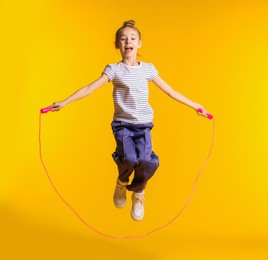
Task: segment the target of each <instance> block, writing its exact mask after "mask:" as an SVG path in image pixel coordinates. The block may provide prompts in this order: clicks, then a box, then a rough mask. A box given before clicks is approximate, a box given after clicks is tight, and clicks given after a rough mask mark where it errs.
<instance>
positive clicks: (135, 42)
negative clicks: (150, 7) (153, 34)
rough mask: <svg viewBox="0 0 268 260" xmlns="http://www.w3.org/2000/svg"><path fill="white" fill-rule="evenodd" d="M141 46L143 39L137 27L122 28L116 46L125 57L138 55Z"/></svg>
mask: <svg viewBox="0 0 268 260" xmlns="http://www.w3.org/2000/svg"><path fill="white" fill-rule="evenodd" d="M140 47H141V40H140V37H139V34H138V32H137V31H136V30H135V29H132V28H130V27H126V28H124V29H122V31H121V33H120V37H119V40H118V41H117V42H116V48H117V49H119V50H120V52H121V55H122V57H123V58H130V57H133V56H136V55H137V53H138V49H139V48H140Z"/></svg>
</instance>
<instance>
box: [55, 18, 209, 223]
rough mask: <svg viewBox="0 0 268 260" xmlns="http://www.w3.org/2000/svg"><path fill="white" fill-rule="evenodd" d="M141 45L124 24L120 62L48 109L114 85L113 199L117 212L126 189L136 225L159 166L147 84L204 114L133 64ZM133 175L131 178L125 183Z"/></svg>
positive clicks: (150, 69) (150, 70) (148, 69)
mask: <svg viewBox="0 0 268 260" xmlns="http://www.w3.org/2000/svg"><path fill="white" fill-rule="evenodd" d="M141 45H142V43H141V33H140V31H139V30H138V29H137V28H136V27H135V22H134V21H133V20H130V21H126V22H124V24H123V26H122V27H120V28H119V29H118V30H117V32H116V37H115V47H116V49H119V51H120V53H121V56H122V60H121V61H120V62H118V63H116V64H109V65H107V66H106V67H105V69H104V71H103V73H102V75H101V77H100V78H98V79H97V80H96V81H94V82H92V83H91V84H89V85H87V86H85V87H83V88H81V89H79V90H77V91H76V92H75V93H74V94H72V95H71V96H69V97H68V98H67V99H65V100H63V101H60V102H55V103H53V104H52V105H51V106H50V107H51V108H52V110H53V111H58V110H60V109H62V108H63V107H65V106H66V105H67V104H69V103H71V102H73V101H76V100H78V99H81V98H84V97H86V96H88V95H90V94H91V93H92V92H93V91H95V90H96V89H98V88H100V87H101V86H103V85H104V84H105V83H107V82H112V83H113V86H114V90H113V101H114V116H113V122H112V130H113V133H114V137H115V141H116V150H115V152H114V153H113V154H112V156H113V159H114V161H115V163H116V164H117V167H118V178H117V181H116V186H115V191H114V195H113V201H114V205H115V206H116V207H117V208H123V207H124V206H125V205H126V191H127V190H128V191H132V192H133V193H132V209H131V216H132V218H133V219H134V220H136V221H140V220H142V219H143V217H144V190H145V187H146V184H147V182H148V180H149V179H150V178H151V177H152V176H153V175H154V173H155V171H156V170H157V168H158V166H159V158H158V156H157V155H156V154H155V153H154V152H153V151H152V141H151V134H150V130H151V129H152V128H153V123H152V121H153V109H152V107H151V106H150V104H149V103H148V81H152V82H153V83H154V84H155V85H156V86H157V87H159V88H160V89H161V90H163V91H164V92H165V93H166V94H167V95H169V96H170V97H171V98H173V99H175V100H177V101H178V102H180V103H182V104H185V105H187V106H189V107H191V108H193V109H194V110H195V111H196V112H197V113H198V114H199V115H202V116H204V117H207V116H208V112H207V110H206V109H205V108H204V107H203V106H201V105H200V104H198V103H195V102H193V101H191V100H190V99H188V98H186V97H185V96H183V95H182V94H180V93H179V92H177V91H175V90H174V89H172V88H171V87H170V86H169V85H168V84H167V83H166V82H165V81H164V80H163V79H162V78H161V77H160V76H159V74H158V71H157V70H156V68H155V67H154V65H153V64H151V63H145V62H141V61H138V60H137V53H138V49H139V48H141ZM198 109H201V110H198ZM132 173H134V176H133V179H132V182H131V183H129V180H130V176H131V175H132Z"/></svg>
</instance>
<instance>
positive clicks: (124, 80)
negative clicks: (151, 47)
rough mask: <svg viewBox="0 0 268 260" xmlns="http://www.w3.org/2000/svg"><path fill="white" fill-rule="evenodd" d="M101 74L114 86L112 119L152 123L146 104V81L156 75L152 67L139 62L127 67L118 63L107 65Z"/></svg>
mask: <svg viewBox="0 0 268 260" xmlns="http://www.w3.org/2000/svg"><path fill="white" fill-rule="evenodd" d="M103 73H104V74H106V75H107V77H108V79H109V81H110V82H113V85H114V90H113V100H114V118H113V119H114V120H115V121H124V122H127V123H131V124H144V123H150V122H152V120H153V115H154V114H153V109H152V107H151V106H150V104H149V103H148V98H149V90H148V81H149V80H150V81H151V80H154V79H155V78H156V76H157V75H158V71H157V70H156V68H155V67H154V65H153V64H151V63H145V62H140V63H139V65H138V66H129V65H127V64H125V63H123V62H119V63H117V64H109V65H107V66H106V67H105V69H104V71H103Z"/></svg>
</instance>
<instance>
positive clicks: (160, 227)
mask: <svg viewBox="0 0 268 260" xmlns="http://www.w3.org/2000/svg"><path fill="white" fill-rule="evenodd" d="M52 110H53V107H46V108H42V109H41V110H40V114H39V155H40V160H41V163H42V165H43V168H44V170H45V173H46V175H47V177H48V180H49V182H50V184H51V185H52V187H53V189H54V191H55V192H56V193H57V195H58V196H59V198H60V199H61V200H62V202H63V203H64V204H65V205H66V206H67V207H68V208H69V209H70V210H71V211H72V212H73V213H74V214H75V215H76V216H77V217H78V219H79V220H80V221H81V222H82V223H83V224H85V225H86V226H87V227H88V228H90V229H91V230H92V231H93V232H95V233H97V234H98V235H101V236H103V237H106V238H111V239H133V238H144V237H147V236H149V235H151V234H152V233H154V232H156V231H159V230H161V229H163V228H166V227H168V226H169V225H171V224H172V223H173V222H174V221H175V220H176V219H177V218H178V217H179V216H180V215H181V213H182V212H183V211H184V209H185V208H186V206H187V205H188V204H189V202H190V201H191V200H192V197H193V195H194V192H195V188H196V185H197V182H198V179H199V177H200V175H201V173H202V172H203V171H204V168H205V167H206V165H207V163H208V161H209V158H210V155H211V152H212V149H213V146H214V133H215V120H214V119H213V116H212V115H211V114H208V115H207V118H208V119H211V120H212V122H213V124H212V140H211V146H210V149H209V152H208V155H207V157H206V159H205V161H204V163H203V165H202V167H201V169H200V170H199V172H198V174H197V176H196V178H195V181H194V184H193V187H192V191H191V193H190V195H189V197H188V198H187V200H186V202H185V203H184V205H183V207H182V208H181V209H180V211H179V212H178V213H177V214H176V215H175V217H173V218H172V219H171V220H169V221H168V222H167V223H166V224H164V225H161V226H159V227H156V228H154V229H152V230H151V231H149V232H147V233H144V234H141V235H130V236H114V235H110V234H106V233H104V232H101V231H99V230H98V229H96V228H95V227H93V226H92V225H91V224H90V223H88V222H87V221H86V220H85V219H84V218H83V217H81V215H80V214H79V213H78V212H77V211H76V210H75V209H74V207H73V206H71V205H70V203H69V202H68V201H66V200H65V199H64V197H63V196H62V195H61V194H60V192H59V191H58V189H57V187H56V186H55V184H54V182H53V181H52V179H51V177H50V174H49V172H48V170H47V167H46V165H45V163H44V160H43V155H42V139H41V130H42V114H44V113H47V112H50V111H52ZM197 111H198V112H199V113H202V112H203V111H202V109H201V108H198V109H197Z"/></svg>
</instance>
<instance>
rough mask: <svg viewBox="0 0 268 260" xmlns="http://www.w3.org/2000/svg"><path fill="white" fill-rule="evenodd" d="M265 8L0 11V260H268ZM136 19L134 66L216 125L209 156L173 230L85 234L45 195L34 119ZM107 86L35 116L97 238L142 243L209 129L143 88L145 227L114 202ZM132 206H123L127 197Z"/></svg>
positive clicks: (100, 63) (184, 183)
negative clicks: (147, 176)
mask: <svg viewBox="0 0 268 260" xmlns="http://www.w3.org/2000/svg"><path fill="white" fill-rule="evenodd" d="M267 13H268V4H267V1H260V0H256V1H255V0H254V1H253V0H251V1H246V0H245V1H242V0H240V1H239V0H226V1H223V0H221V1H217V0H216V1H210V0H203V1H197V0H192V1H187V0H166V1H150V0H148V1H141V0H137V1H108V0H98V1H82V0H76V1H71V0H64V1H63V0H56V1H52V0H51V1H49V0H47V1H42V0H39V1H31V0H25V1H7V0H2V1H1V2H0V22H1V25H0V26H1V103H0V104H1V137H2V138H1V148H2V149H1V150H2V152H1V182H0V228H1V244H0V245H1V246H0V247H1V259H148V260H149V259H156V260H160V259H161V260H162V259H168V260H170V259H172V260H173V259H183V260H187V259H243V260H246V259H252V260H257V259H258V260H259V259H268V249H267V248H268V247H267V245H268V236H267V235H268V221H267V219H268V209H267V195H268V189H267V184H268V177H267V168H268V167H267V158H266V157H267V152H268V151H267V145H268V138H267V132H268V127H267V104H266V102H267V84H268V79H267V70H268V51H267V46H268V16H267ZM128 19H134V20H135V21H136V22H137V27H138V28H139V29H140V30H141V32H142V41H143V47H142V49H141V50H140V55H141V58H140V59H141V60H143V61H147V62H152V63H154V65H155V66H156V67H157V69H158V70H159V72H160V75H161V76H162V77H163V78H164V79H165V80H166V81H167V82H168V83H170V85H171V86H173V87H174V88H175V89H176V90H178V91H180V92H181V93H183V94H185V95H186V96H188V97H189V98H191V99H192V100H194V101H197V102H199V103H201V104H202V105H204V106H205V107H206V108H207V109H208V110H209V111H210V112H211V113H212V114H213V115H214V117H215V123H216V134H215V147H214V150H213V153H212V156H211V159H210V161H209V163H208V165H207V167H206V168H205V171H204V172H203V174H202V175H201V178H200V180H199V182H198V186H197V189H196V192H195V195H194V197H193V200H192V201H191V203H190V204H189V205H188V207H187V208H186V210H185V211H184V212H183V214H182V215H181V216H180V217H179V218H178V219H177V221H176V222H175V223H174V224H173V225H172V226H169V227H168V228H166V229H164V230H161V231H159V232H157V233H154V234H152V235H151V236H149V237H147V238H144V239H136V240H135V239H134V240H111V239H107V238H103V237H101V236H98V235H96V234H95V233H93V232H92V231H91V230H90V229H88V228H87V227H86V226H84V225H83V224H82V223H81V222H80V221H79V220H78V219H77V218H76V216H75V215H74V214H73V213H72V212H71V211H70V210H69V209H68V208H67V207H66V206H65V205H64V204H63V203H62V202H61V201H60V200H59V198H58V197H57V195H56V193H55V192H54V191H53V189H52V187H51V185H50V184H49V182H48V179H47V177H46V175H45V173H44V170H43V168H42V166H41V163H40V161H39V155H38V116H39V109H40V108H41V107H45V106H47V105H50V104H51V103H52V102H54V101H59V100H61V99H64V98H66V97H67V96H69V95H70V94H72V93H73V92H74V91H75V90H76V89H78V88H80V87H82V86H84V85H86V84H88V83H90V82H92V81H93V80H95V79H96V78H97V77H99V75H100V74H101V72H102V70H103V68H104V67H105V65H106V64H107V63H115V62H118V61H119V60H120V58H121V57H120V55H119V53H118V52H117V51H116V50H115V49H114V34H115V31H116V30H117V28H118V27H120V26H121V24H122V23H123V21H124V20H128ZM111 94H112V85H111V84H107V85H105V86H104V87H102V88H101V89H99V90H98V91H96V92H95V93H94V94H92V95H91V96H90V97H88V98H86V99H84V100H81V101H78V102H75V103H72V104H70V105H69V106H67V107H66V108H65V109H64V110H62V111H61V112H59V113H48V114H45V115H43V128H42V131H43V132H42V134H43V136H42V137H43V153H44V160H45V162H46V165H47V167H48V169H49V172H50V174H51V177H52V179H53V181H54V182H55V184H56V186H57V188H58V189H59V191H60V192H61V194H62V195H63V196H64V198H66V200H67V201H68V202H70V204H71V205H72V206H74V208H75V209H76V210H77V211H78V212H79V213H80V214H81V216H83V218H84V219H85V220H86V221H88V222H89V223H91V224H92V225H93V226H94V227H96V228H97V229H99V230H101V231H102V232H106V233H108V234H112V235H136V234H143V233H146V232H148V231H150V230H151V229H153V228H155V227H157V226H159V225H162V224H164V223H166V222H167V221H168V220H170V218H172V217H173V216H174V215H175V214H176V213H177V212H178V211H179V209H180V208H181V207H182V205H183V203H184V202H185V200H186V198H187V197H188V195H189V194H190V191H191V188H192V184H193V181H194V179H195V176H196V174H197V173H198V171H199V169H200V167H201V166H202V164H203V162H204V160H205V158H206V155H207V153H208V150H209V147H210V144H211V130H212V122H211V121H209V120H205V119H204V118H201V117H198V116H197V115H196V114H195V113H194V112H193V111H192V110H191V109H189V108H188V107H186V106H183V105H181V104H179V103H177V102H175V101H174V100H171V99H170V98H168V97H167V96H166V95H164V94H163V93H162V92H161V91H159V90H158V89H157V88H156V87H155V86H154V85H150V102H151V104H152V106H153V107H154V110H155V120H154V123H155V128H154V129H153V131H152V135H153V143H154V150H155V152H156V153H157V154H158V155H159V156H160V159H161V167H160V168H159V170H158V171H157V173H156V175H155V176H154V178H153V179H152V180H151V181H150V183H149V184H148V188H147V191H146V204H145V207H146V208H145V210H146V215H145V219H144V220H143V221H142V222H141V223H136V222H134V221H132V220H131V218H130V213H129V211H130V201H129V203H128V205H127V207H126V209H123V210H118V209H116V208H114V206H113V203H112V194H113V189H114V183H115V179H116V176H117V171H116V166H115V164H114V162H113V161H112V158H111V153H112V152H113V150H114V148H115V143H114V140H113V136H112V133H111V130H110V123H111V120H112V114H113V104H112V96H111ZM128 199H130V197H129V195H128Z"/></svg>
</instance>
